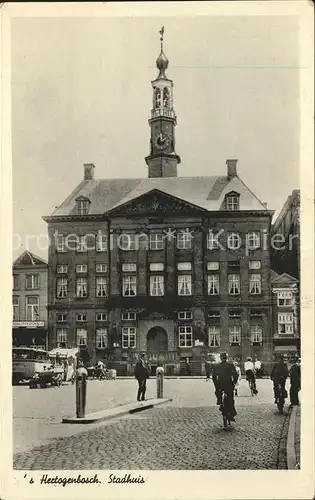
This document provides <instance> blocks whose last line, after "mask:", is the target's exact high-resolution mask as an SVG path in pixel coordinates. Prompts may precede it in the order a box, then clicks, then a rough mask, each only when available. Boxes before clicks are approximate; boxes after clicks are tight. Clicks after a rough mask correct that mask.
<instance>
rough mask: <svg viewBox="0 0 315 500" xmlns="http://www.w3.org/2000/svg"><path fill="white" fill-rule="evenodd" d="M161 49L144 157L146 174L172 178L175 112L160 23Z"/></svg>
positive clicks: (176, 161)
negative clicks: (146, 152) (149, 138)
mask: <svg viewBox="0 0 315 500" xmlns="http://www.w3.org/2000/svg"><path fill="white" fill-rule="evenodd" d="M159 33H160V43H161V52H160V55H159V57H158V58H157V60H156V66H157V69H158V70H159V74H158V76H157V78H156V79H155V80H154V81H153V82H151V83H152V87H153V108H152V110H151V119H150V120H149V125H150V128H151V140H150V145H151V146H150V155H149V156H147V157H146V159H145V160H146V163H147V165H148V167H149V177H176V176H177V165H178V164H179V163H180V157H179V156H178V155H177V154H176V153H175V126H176V115H175V111H174V108H173V81H172V80H170V79H169V78H167V77H166V74H165V71H166V69H167V68H168V59H167V57H166V56H165V54H164V47H163V44H164V26H162V28H161V29H160V31H159Z"/></svg>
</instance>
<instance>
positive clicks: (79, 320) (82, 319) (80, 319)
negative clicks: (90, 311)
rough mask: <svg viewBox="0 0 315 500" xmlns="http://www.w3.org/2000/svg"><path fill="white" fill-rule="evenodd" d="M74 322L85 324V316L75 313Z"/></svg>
mask: <svg viewBox="0 0 315 500" xmlns="http://www.w3.org/2000/svg"><path fill="white" fill-rule="evenodd" d="M75 320H76V322H77V323H85V322H86V314H84V313H77V314H76V315H75Z"/></svg>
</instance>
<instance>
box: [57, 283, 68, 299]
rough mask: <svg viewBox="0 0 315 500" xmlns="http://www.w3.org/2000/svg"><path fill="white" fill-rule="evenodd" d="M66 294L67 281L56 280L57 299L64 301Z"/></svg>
mask: <svg viewBox="0 0 315 500" xmlns="http://www.w3.org/2000/svg"><path fill="white" fill-rule="evenodd" d="M67 294H68V280H67V279H66V278H58V279H57V298H58V299H64V298H65V297H67Z"/></svg>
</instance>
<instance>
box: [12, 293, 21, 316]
mask: <svg viewBox="0 0 315 500" xmlns="http://www.w3.org/2000/svg"><path fill="white" fill-rule="evenodd" d="M19 319H20V297H19V296H18V295H13V321H19Z"/></svg>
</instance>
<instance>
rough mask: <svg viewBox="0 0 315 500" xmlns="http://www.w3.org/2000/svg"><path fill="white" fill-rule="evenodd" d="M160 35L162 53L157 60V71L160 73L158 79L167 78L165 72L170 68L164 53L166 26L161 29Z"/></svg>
mask: <svg viewBox="0 0 315 500" xmlns="http://www.w3.org/2000/svg"><path fill="white" fill-rule="evenodd" d="M159 33H160V35H161V36H160V42H161V53H160V55H159V57H158V58H157V60H156V66H157V69H158V70H159V71H160V73H159V76H158V79H159V78H166V75H165V70H166V69H167V67H168V59H167V57H166V56H165V54H164V52H163V41H164V26H162V28H161V29H160V31H159Z"/></svg>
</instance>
